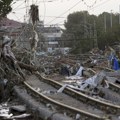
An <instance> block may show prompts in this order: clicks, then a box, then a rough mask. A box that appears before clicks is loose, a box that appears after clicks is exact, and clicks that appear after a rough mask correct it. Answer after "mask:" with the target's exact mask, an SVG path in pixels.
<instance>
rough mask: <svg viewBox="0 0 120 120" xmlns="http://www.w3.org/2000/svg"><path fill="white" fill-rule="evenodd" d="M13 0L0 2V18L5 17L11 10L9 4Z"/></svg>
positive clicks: (1, 0)
mask: <svg viewBox="0 0 120 120" xmlns="http://www.w3.org/2000/svg"><path fill="white" fill-rule="evenodd" d="M12 1H13V0H0V18H2V17H5V16H6V15H7V14H8V13H9V12H10V11H11V10H12V8H11V5H10V4H11V2H12Z"/></svg>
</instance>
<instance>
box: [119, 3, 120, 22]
mask: <svg viewBox="0 0 120 120" xmlns="http://www.w3.org/2000/svg"><path fill="white" fill-rule="evenodd" d="M119 24H120V5H119Z"/></svg>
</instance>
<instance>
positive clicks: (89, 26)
mask: <svg viewBox="0 0 120 120" xmlns="http://www.w3.org/2000/svg"><path fill="white" fill-rule="evenodd" d="M94 20H96V16H94V15H89V13H88V12H87V11H81V12H74V13H72V14H69V15H68V17H67V21H66V22H65V28H66V30H65V31H64V33H63V38H64V40H66V42H67V43H68V47H72V48H73V49H74V51H75V53H77V52H86V51H88V50H90V49H91V47H92V44H93V39H92V38H93V35H94V34H93V32H94ZM91 40H92V41H91ZM88 44H89V46H88ZM76 51H77V52H76Z"/></svg>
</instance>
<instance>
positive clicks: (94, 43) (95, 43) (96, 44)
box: [93, 21, 98, 48]
mask: <svg viewBox="0 0 120 120" xmlns="http://www.w3.org/2000/svg"><path fill="white" fill-rule="evenodd" d="M93 47H94V48H98V42H97V31H96V23H95V21H94V42H93Z"/></svg>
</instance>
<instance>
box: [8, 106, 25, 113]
mask: <svg viewBox="0 0 120 120" xmlns="http://www.w3.org/2000/svg"><path fill="white" fill-rule="evenodd" d="M10 110H11V111H12V110H14V111H17V112H26V106H24V105H16V106H11V107H10Z"/></svg>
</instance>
